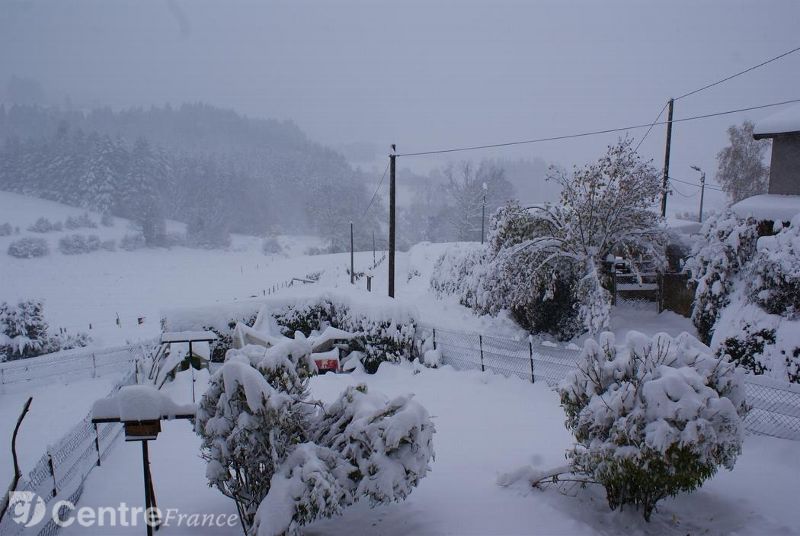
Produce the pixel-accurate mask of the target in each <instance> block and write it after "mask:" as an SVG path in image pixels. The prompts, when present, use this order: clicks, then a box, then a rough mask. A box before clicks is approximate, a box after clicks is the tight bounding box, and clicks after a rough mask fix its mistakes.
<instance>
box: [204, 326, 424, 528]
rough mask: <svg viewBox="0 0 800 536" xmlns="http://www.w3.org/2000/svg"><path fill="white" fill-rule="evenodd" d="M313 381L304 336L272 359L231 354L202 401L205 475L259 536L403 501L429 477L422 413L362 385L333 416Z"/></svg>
mask: <svg viewBox="0 0 800 536" xmlns="http://www.w3.org/2000/svg"><path fill="white" fill-rule="evenodd" d="M314 373H316V367H315V366H314V363H313V361H312V360H311V344H310V343H309V342H308V341H307V340H306V339H305V337H304V336H303V335H302V334H301V333H297V334H296V335H295V339H294V340H290V341H286V342H284V343H281V344H278V345H276V346H273V347H271V348H269V349H267V350H266V352H265V351H264V348H262V347H255V346H247V347H245V348H243V349H241V350H230V351H229V352H228V354H227V356H226V360H225V364H224V365H223V366H222V367H221V368H220V370H219V371H217V372H216V373H215V374H214V375H213V376H212V377H211V380H210V383H209V389H208V391H207V392H206V393H205V395H204V396H203V398H202V400H201V401H200V405H199V408H198V414H197V422H196V430H197V433H198V434H199V435H200V436H201V438H202V456H203V458H204V459H205V460H206V461H207V462H208V465H207V469H206V476H207V478H208V480H209V483H210V484H211V485H213V486H215V487H217V488H218V489H219V490H220V491H221V492H222V493H223V494H225V495H226V496H228V497H231V498H233V499H234V500H235V501H236V504H237V508H238V509H239V513H240V516H241V519H242V521H243V523H244V525H245V527H246V528H247V530H248V531H249V533H250V534H253V535H256V534H257V535H259V536H266V535H278V534H295V533H297V532H299V530H300V527H302V526H303V525H305V524H308V523H310V522H312V521H314V520H315V519H318V518H320V517H329V516H332V515H336V514H339V513H341V511H342V509H343V508H344V507H346V506H349V505H351V504H353V503H355V502H356V501H358V500H359V498H360V497H363V496H366V497H368V498H369V500H370V502H371V503H372V504H378V503H384V502H390V501H395V500H401V499H403V498H405V497H406V496H407V495H408V493H410V491H411V489H412V488H413V487H414V486H416V485H417V483H418V482H419V479H421V478H422V477H424V476H425V474H426V473H427V471H428V468H429V467H428V464H429V461H430V459H431V457H432V456H433V449H432V435H433V432H434V427H433V424H432V423H431V421H430V417H429V415H428V413H427V411H425V409H424V408H423V407H422V406H420V405H419V404H417V403H416V402H414V401H412V400H410V398H409V397H398V398H395V399H393V400H391V401H389V400H387V399H385V398H384V397H382V396H380V395H377V394H373V393H368V392H367V389H366V387H365V386H356V387H350V388H348V389H347V390H346V391H345V392H344V393H342V395H341V396H340V397H339V398H338V399H337V400H336V401H335V402H334V403H333V404H331V405H330V406H328V407H324V406H323V404H322V403H320V402H317V401H314V400H310V399H309V396H308V389H307V382H308V378H309V377H310V375H312V374H314Z"/></svg>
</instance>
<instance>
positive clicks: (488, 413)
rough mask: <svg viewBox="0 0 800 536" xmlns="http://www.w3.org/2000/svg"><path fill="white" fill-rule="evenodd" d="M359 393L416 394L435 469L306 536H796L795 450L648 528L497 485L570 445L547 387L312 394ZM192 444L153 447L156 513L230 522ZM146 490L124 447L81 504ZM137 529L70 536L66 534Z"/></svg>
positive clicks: (225, 502)
mask: <svg viewBox="0 0 800 536" xmlns="http://www.w3.org/2000/svg"><path fill="white" fill-rule="evenodd" d="M182 374H185V373H182ZM356 383H366V384H367V385H368V386H369V388H370V389H371V390H376V391H380V392H383V393H385V394H387V395H389V396H393V395H401V394H407V393H414V394H415V397H416V400H417V401H419V402H420V403H421V404H423V405H424V406H425V407H426V408H427V409H428V410H429V411H430V413H431V415H432V416H433V418H434V422H435V423H436V428H437V432H436V434H435V436H434V446H435V450H436V459H435V461H434V462H433V464H432V469H433V470H432V471H431V473H430V474H429V475H428V476H427V477H426V478H425V479H424V480H422V482H421V483H420V485H419V487H418V489H416V490H414V491H413V492H412V494H411V495H410V497H409V498H408V499H407V500H406V501H404V502H402V503H396V504H391V505H387V506H380V507H377V508H374V509H372V508H370V507H369V505H368V504H366V503H360V504H357V505H356V506H355V507H353V508H351V509H349V510H347V511H346V512H345V514H344V515H343V516H341V517H337V518H332V519H328V520H322V521H319V522H317V523H315V524H313V525H311V526H310V527H308V529H307V533H308V534H310V535H320V536H321V535H323V534H324V535H338V534H341V535H351V534H382V535H388V536H392V535H397V536H400V535H418V534H474V535H485V534H498V535H506V534H675V535H678V534H681V535H682V534H753V535H756V534H800V527H798V526H797V523H796V515H795V509H796V505H795V502H796V492H797V482H796V476H797V474H798V472H800V443H797V442H791V441H785V440H779V439H771V438H765V437H755V436H752V437H748V438H747V439H746V441H745V444H744V452H743V454H742V456H741V458H740V459H739V461H738V463H737V465H736V468H735V469H734V470H733V471H732V472H728V471H725V470H722V471H721V472H720V473H719V474H718V475H717V476H716V477H714V478H713V479H711V480H710V481H709V482H707V483H706V484H705V485H704V486H703V487H702V488H701V489H700V490H699V491H698V492H696V493H694V494H692V495H682V496H679V497H677V498H675V499H669V500H665V501H663V503H662V504H661V505H660V508H659V510H658V512H657V513H656V514H655V515H654V516H653V521H652V522H651V523H649V524H648V523H645V522H644V521H643V519H642V518H641V514H639V513H638V512H635V511H625V512H622V513H620V512H610V511H609V510H608V507H607V506H606V503H605V498H604V496H603V492H602V490H599V489H592V488H587V489H585V490H579V491H577V492H576V493H575V494H574V496H567V495H562V494H560V493H559V492H558V491H556V490H554V489H549V490H546V491H539V490H535V489H530V488H528V487H527V486H524V485H522V484H516V485H514V486H511V487H508V488H504V487H501V486H499V485H498V484H497V479H498V477H499V476H500V475H501V474H503V473H505V472H508V471H513V470H515V469H517V468H519V467H521V466H526V465H532V466H534V467H536V468H540V469H546V468H549V467H554V466H558V465H561V464H563V462H564V451H565V450H566V449H567V448H568V447H569V446H570V444H571V437H570V435H569V434H568V433H567V431H566V429H565V428H564V424H563V420H564V416H563V413H562V411H561V409H560V408H559V405H558V397H557V396H556V394H555V393H554V392H552V391H551V390H549V389H548V388H547V387H546V386H545V385H544V384H536V385H531V384H529V383H527V382H525V381H522V380H519V379H515V378H512V379H507V378H504V377H502V376H497V375H493V374H491V373H479V372H458V371H454V370H453V369H451V368H450V367H444V368H442V369H438V370H433V369H420V368H417V367H414V366H412V365H384V366H382V367H381V368H380V370H379V371H378V373H377V374H375V375H372V376H368V375H361V374H353V375H331V374H328V375H324V376H321V377H317V378H315V379H314V380H313V382H312V394H313V396H315V397H317V398H319V399H321V400H324V401H331V400H333V399H334V398H335V397H336V395H338V394H339V393H340V392H341V391H342V390H343V389H344V388H345V387H346V386H348V385H352V384H356ZM183 387H185V388H186V389H188V384H185V385H184V386H183ZM187 393H188V391H187ZM443 393H447V396H442V395H443ZM185 394H186V393H185ZM199 445H200V441H199V438H198V437H197V436H196V435H194V433H193V432H192V431H191V425H190V424H189V423H188V422H186V421H176V422H170V423H166V424H165V426H164V430H163V432H162V433H161V435H160V436H159V438H158V439H157V440H156V441H155V442H153V443H152V448H151V460H152V464H153V465H152V466H153V475H154V480H155V489H156V494H157V497H158V503H159V506H160V507H161V508H162V509H165V510H166V509H167V508H177V509H179V511H180V513H184V514H192V513H215V514H227V515H229V514H233V513H235V507H234V505H233V502H232V501H231V500H230V499H228V498H226V497H224V496H223V495H222V494H220V493H219V492H218V491H216V490H215V489H209V488H208V487H207V486H206V485H205V480H204V476H203V475H204V471H205V463H204V462H203V461H202V460H201V459H200V458H199V457H198V449H199ZM142 486H143V483H142V476H141V451H140V446H139V445H138V444H134V443H121V444H119V445H118V446H117V447H115V450H114V451H113V453H112V455H111V456H110V458H109V459H108V461H107V462H106V463H105V464H104V465H103V467H101V468H100V469H97V470H95V471H94V472H93V473H92V474H91V475H90V477H89V480H88V481H87V492H86V493H85V494H84V496H83V498H82V500H81V505H92V506H103V505H117V504H118V503H119V502H122V501H124V502H126V503H127V504H128V505H138V504H141V503H142V495H143V492H142V490H143V487H142ZM141 530H142V529H141V526H140V527H139V528H138V529H135V528H127V529H122V528H119V529H114V530H111V529H109V528H108V527H103V528H100V527H96V528H94V529H84V528H76V527H73V528H71V529H69V530H67V531H65V532H64V534H76V535H77V534H104V535H105V534H138V533H140V532H141ZM159 533H160V534H165V535H169V534H193V535H203V534H237V533H240V529H239V527H238V526H237V527H232V528H227V529H219V528H208V527H198V528H193V529H187V528H186V527H178V526H171V527H164V528H162V529H161V531H159Z"/></svg>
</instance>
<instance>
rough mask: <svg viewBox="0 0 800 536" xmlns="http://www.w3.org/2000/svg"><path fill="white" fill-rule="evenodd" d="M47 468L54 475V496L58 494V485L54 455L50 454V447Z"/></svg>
mask: <svg viewBox="0 0 800 536" xmlns="http://www.w3.org/2000/svg"><path fill="white" fill-rule="evenodd" d="M47 468H48V469H49V470H50V476H51V477H53V497H55V496H56V495H58V487H57V486H56V471H55V468H54V467H53V455H52V454H50V449H48V450H47Z"/></svg>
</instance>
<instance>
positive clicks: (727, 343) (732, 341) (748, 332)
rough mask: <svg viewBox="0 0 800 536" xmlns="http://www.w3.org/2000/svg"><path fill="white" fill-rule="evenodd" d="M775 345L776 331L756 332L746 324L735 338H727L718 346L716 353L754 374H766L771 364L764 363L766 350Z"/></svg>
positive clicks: (760, 330) (759, 330)
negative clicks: (767, 347)
mask: <svg viewBox="0 0 800 536" xmlns="http://www.w3.org/2000/svg"><path fill="white" fill-rule="evenodd" d="M773 344H775V330H774V329H765V328H762V329H758V330H756V329H754V328H753V326H752V325H750V324H744V325H743V326H742V327H741V330H737V333H736V335H735V336H732V337H728V338H726V339H725V340H723V341H722V342H721V343H720V344H719V345H718V347H717V351H716V353H717V355H718V356H720V357H725V358H727V359H728V360H729V361H731V362H732V363H734V364H736V366H738V367H742V368H744V369H745V370H748V371H750V372H752V373H753V374H764V372H766V371H767V370H769V363H765V362H763V361H762V358H763V357H764V348H765V347H766V346H769V345H773Z"/></svg>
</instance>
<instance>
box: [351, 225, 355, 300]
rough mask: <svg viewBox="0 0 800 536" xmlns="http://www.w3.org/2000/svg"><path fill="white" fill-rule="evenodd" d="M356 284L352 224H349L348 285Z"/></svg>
mask: <svg viewBox="0 0 800 536" xmlns="http://www.w3.org/2000/svg"><path fill="white" fill-rule="evenodd" d="M355 282H356V269H355V261H354V258H353V222H350V284H351V285H354V284H355Z"/></svg>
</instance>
